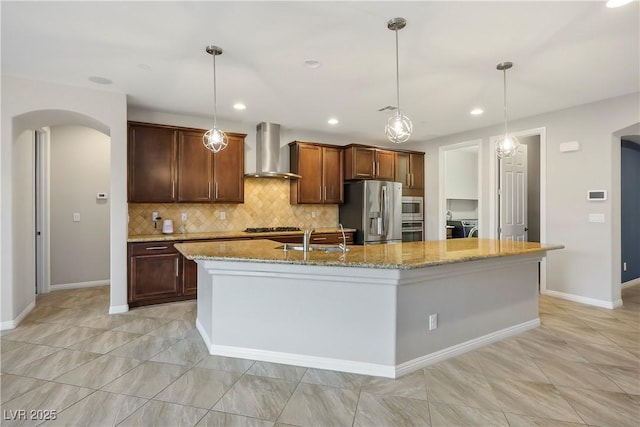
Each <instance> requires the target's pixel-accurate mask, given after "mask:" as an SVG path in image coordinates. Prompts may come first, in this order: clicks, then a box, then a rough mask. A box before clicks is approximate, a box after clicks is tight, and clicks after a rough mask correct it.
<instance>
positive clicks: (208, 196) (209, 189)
mask: <svg viewBox="0 0 640 427" xmlns="http://www.w3.org/2000/svg"><path fill="white" fill-rule="evenodd" d="M210 198H211V181H209V182H207V199H210Z"/></svg>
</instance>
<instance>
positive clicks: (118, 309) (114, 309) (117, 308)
mask: <svg viewBox="0 0 640 427" xmlns="http://www.w3.org/2000/svg"><path fill="white" fill-rule="evenodd" d="M127 311H129V304H124V305H112V306H110V307H109V314H120V313H126V312H127Z"/></svg>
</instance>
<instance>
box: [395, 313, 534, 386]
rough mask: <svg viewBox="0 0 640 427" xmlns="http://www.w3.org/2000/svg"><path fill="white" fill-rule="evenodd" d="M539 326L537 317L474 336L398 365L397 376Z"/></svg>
mask: <svg viewBox="0 0 640 427" xmlns="http://www.w3.org/2000/svg"><path fill="white" fill-rule="evenodd" d="M538 326H540V319H539V318H535V319H533V320H529V321H527V322H523V323H520V324H518V325H515V326H510V327H508V328H505V329H501V330H499V331H496V332H492V333H490V334H487V335H483V336H481V337H478V338H474V339H472V340H469V341H465V342H463V343H460V344H456V345H452V346H451V347H447V348H445V349H442V350H439V351H436V352H433V353H430V354H427V355H425V356H421V357H418V358H415V359H413V360H409V361H408V362H404V363H401V364H399V365H396V377H399V376H401V375H406V374H408V373H411V372H413V371H417V370H418V369H422V368H426V367H427V366H429V365H433V364H434V363H438V362H442V361H443V360H446V359H450V358H452V357H455V356H460V355H461V354H464V353H467V352H469V351H471V350H475V349H477V348H480V347H484V346H486V345H489V344H493V343H494V342H496V341H500V340H503V339H505V338H508V337H511V336H513V335H518V334H521V333H523V332H525V331H528V330H530V329H535V328H537V327H538Z"/></svg>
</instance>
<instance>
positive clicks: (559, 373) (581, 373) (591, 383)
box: [534, 359, 622, 392]
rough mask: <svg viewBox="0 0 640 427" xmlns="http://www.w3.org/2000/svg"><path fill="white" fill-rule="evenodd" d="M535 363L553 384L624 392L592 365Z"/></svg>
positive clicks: (536, 361) (582, 363)
mask: <svg viewBox="0 0 640 427" xmlns="http://www.w3.org/2000/svg"><path fill="white" fill-rule="evenodd" d="M534 362H535V364H536V365H538V367H539V368H540V369H542V372H544V374H545V375H546V376H547V378H549V381H551V384H554V385H562V386H568V387H584V388H590V389H594V390H606V391H612V392H622V390H621V389H620V387H618V386H617V385H616V383H615V382H613V381H611V380H610V379H609V378H608V377H607V376H606V375H604V374H603V373H602V372H600V371H599V370H598V369H597V368H596V367H595V366H593V365H592V364H590V363H586V362H569V361H563V360H553V359H534Z"/></svg>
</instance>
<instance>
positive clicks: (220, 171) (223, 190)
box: [212, 133, 246, 203]
mask: <svg viewBox="0 0 640 427" xmlns="http://www.w3.org/2000/svg"><path fill="white" fill-rule="evenodd" d="M245 136H246V135H242V134H237V133H227V138H228V139H229V144H228V145H227V147H226V148H225V149H224V150H222V151H220V152H218V153H216V154H214V155H213V189H212V191H213V201H214V202H226V203H242V202H244V138H245Z"/></svg>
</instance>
